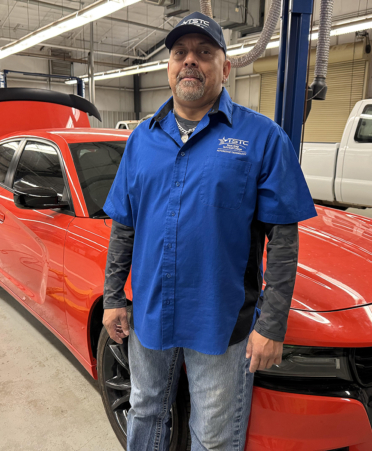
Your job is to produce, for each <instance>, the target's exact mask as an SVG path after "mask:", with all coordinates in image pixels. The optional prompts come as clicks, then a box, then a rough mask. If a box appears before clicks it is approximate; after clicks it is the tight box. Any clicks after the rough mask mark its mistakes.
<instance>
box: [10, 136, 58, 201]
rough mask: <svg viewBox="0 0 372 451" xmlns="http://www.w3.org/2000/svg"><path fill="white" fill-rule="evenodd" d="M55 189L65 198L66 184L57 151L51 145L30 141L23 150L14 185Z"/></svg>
mask: <svg viewBox="0 0 372 451" xmlns="http://www.w3.org/2000/svg"><path fill="white" fill-rule="evenodd" d="M16 183H17V185H23V184H24V185H26V186H35V187H42V188H53V189H54V190H55V191H56V192H57V194H58V195H59V196H60V197H61V198H63V197H65V196H64V195H66V192H65V193H64V188H65V183H64V179H63V172H62V168H61V165H60V162H59V157H58V153H57V151H56V149H54V147H52V146H51V145H49V144H46V143H41V142H37V141H28V142H27V144H26V146H25V148H24V149H23V152H22V155H21V158H20V160H19V162H18V167H17V170H16V173H15V177H14V182H13V186H14V184H16Z"/></svg>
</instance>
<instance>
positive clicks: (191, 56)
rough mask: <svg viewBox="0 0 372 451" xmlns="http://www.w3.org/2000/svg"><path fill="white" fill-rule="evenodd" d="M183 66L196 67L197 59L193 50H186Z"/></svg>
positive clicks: (197, 64)
mask: <svg viewBox="0 0 372 451" xmlns="http://www.w3.org/2000/svg"><path fill="white" fill-rule="evenodd" d="M183 65H184V67H198V66H199V63H198V59H197V58H196V55H195V53H194V52H187V56H186V58H185V60H184V62H183Z"/></svg>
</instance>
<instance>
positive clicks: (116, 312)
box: [102, 307, 129, 344]
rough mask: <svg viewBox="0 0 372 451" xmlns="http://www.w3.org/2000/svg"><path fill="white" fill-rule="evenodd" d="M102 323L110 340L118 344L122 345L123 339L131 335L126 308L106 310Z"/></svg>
mask: <svg viewBox="0 0 372 451" xmlns="http://www.w3.org/2000/svg"><path fill="white" fill-rule="evenodd" d="M102 323H103V325H104V326H105V328H106V330H107V332H108V334H109V335H110V338H112V339H113V340H114V341H116V343H119V344H122V343H123V338H125V337H127V336H128V335H129V324H128V319H127V309H126V308H125V307H123V308H112V309H105V310H104V312H103V320H102Z"/></svg>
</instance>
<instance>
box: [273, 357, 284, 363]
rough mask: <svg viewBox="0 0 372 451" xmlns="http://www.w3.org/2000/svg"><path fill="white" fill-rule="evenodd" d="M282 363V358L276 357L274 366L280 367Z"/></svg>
mask: <svg viewBox="0 0 372 451" xmlns="http://www.w3.org/2000/svg"><path fill="white" fill-rule="evenodd" d="M281 363H282V356H279V357H276V358H275V359H274V365H280V364H281Z"/></svg>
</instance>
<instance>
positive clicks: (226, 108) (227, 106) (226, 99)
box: [149, 88, 232, 129]
mask: <svg viewBox="0 0 372 451" xmlns="http://www.w3.org/2000/svg"><path fill="white" fill-rule="evenodd" d="M172 110H173V96H172V97H170V98H169V99H168V100H167V101H166V102H165V103H164V104H163V105H162V106H161V107H160V108H159V109H158V111H157V112H156V113H155V114H154V116H153V117H152V118H151V119H150V121H149V122H150V123H149V128H150V129H151V128H153V127H154V126H155V124H156V123H157V122H160V121H161V120H163V119H164V118H165V117H166V116H167V115H168V113H169V112H170V111H172ZM217 113H222V114H223V115H224V116H225V117H226V119H227V120H228V122H229V123H230V125H232V100H231V98H230V96H229V93H228V92H227V91H226V89H225V88H222V92H221V94H220V95H219V96H218V98H217V100H216V101H215V103H214V105H213V107H212V108H211V110H210V111H209V113H208V114H209V115H210V116H212V115H214V114H217Z"/></svg>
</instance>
